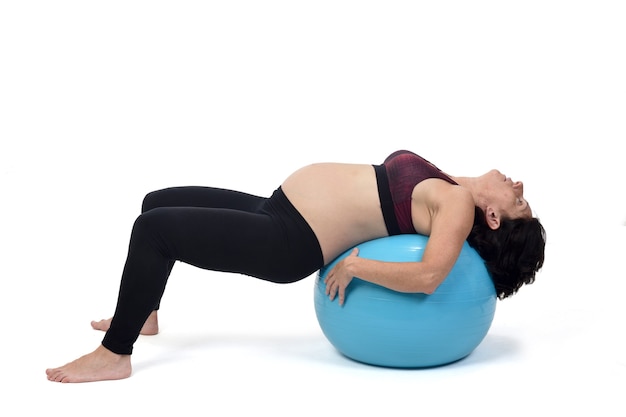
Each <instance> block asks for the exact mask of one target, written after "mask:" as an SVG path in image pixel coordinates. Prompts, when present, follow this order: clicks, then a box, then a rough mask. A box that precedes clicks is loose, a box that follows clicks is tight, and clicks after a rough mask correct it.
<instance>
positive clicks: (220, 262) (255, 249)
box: [140, 207, 281, 278]
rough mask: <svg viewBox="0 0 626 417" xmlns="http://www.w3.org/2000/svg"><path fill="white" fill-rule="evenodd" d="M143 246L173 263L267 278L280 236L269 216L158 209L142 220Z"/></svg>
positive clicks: (190, 209)
mask: <svg viewBox="0 0 626 417" xmlns="http://www.w3.org/2000/svg"><path fill="white" fill-rule="evenodd" d="M140 219H141V220H140V222H141V229H142V230H144V231H145V233H147V235H145V234H144V237H145V238H146V239H145V240H147V241H150V242H152V243H153V244H154V246H155V249H156V252H157V253H160V254H162V255H163V256H164V257H165V258H167V259H168V260H170V261H182V262H185V263H187V264H190V265H194V266H197V267H200V268H204V269H209V270H216V271H227V272H238V273H243V274H247V275H252V276H256V277H264V278H266V277H267V276H268V275H272V274H273V272H272V270H271V269H272V267H273V266H275V262H273V261H272V260H271V259H270V258H271V257H273V256H274V257H275V256H277V255H278V254H277V253H276V252H274V253H273V251H272V247H273V246H274V245H276V241H277V240H280V238H281V236H280V234H281V230H280V228H277V225H276V224H275V222H274V221H272V219H271V218H270V217H269V216H267V215H265V214H258V213H251V212H248V211H243V210H233V209H230V208H228V209H225V208H206V207H157V208H154V209H152V210H149V211H147V212H145V213H143V214H142V215H141V216H140Z"/></svg>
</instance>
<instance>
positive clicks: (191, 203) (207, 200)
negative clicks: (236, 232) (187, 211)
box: [141, 186, 265, 213]
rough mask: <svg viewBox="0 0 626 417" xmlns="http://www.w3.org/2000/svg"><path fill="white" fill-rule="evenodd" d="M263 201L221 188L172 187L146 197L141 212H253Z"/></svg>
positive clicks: (260, 198)
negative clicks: (191, 209)
mask: <svg viewBox="0 0 626 417" xmlns="http://www.w3.org/2000/svg"><path fill="white" fill-rule="evenodd" d="M263 201H265V198H264V197H259V196H256V195H252V194H247V193H243V192H240V191H234V190H227V189H223V188H213V187H195V186H192V187H172V188H165V189H162V190H158V191H153V192H151V193H149V194H148V195H146V197H145V198H144V200H143V205H142V209H141V211H142V213H144V212H146V211H148V210H152V209H154V208H157V207H204V208H228V209H234V210H241V211H248V212H254V211H256V210H257V209H258V207H259V205H260V204H262V203H263Z"/></svg>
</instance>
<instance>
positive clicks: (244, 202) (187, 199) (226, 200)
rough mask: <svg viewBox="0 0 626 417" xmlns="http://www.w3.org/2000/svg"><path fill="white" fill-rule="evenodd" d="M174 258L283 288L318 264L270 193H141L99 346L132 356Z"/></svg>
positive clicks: (296, 221) (285, 204)
mask: <svg viewBox="0 0 626 417" xmlns="http://www.w3.org/2000/svg"><path fill="white" fill-rule="evenodd" d="M175 261H182V262H185V263H188V264H191V265H195V266H197V267H200V268H204V269H210V270H215V271H225V272H236V273H241V274H246V275H250V276H254V277H257V278H261V279H264V280H268V281H272V282H277V283H288V282H294V281H298V280H300V279H303V278H306V277H308V276H309V275H311V274H312V273H314V272H315V271H316V270H318V269H319V268H321V267H322V266H323V263H324V262H323V256H322V251H321V248H320V246H319V243H318V241H317V239H316V237H315V234H314V233H313V231H312V229H311V228H310V227H309V225H308V224H307V223H306V221H305V220H304V218H303V217H302V216H301V215H300V214H299V213H298V211H297V210H296V209H295V208H294V207H293V205H291V203H290V202H289V200H288V199H287V198H286V196H285V195H284V194H283V192H282V190H281V189H280V188H279V189H277V190H276V191H275V192H274V194H273V195H272V197H271V198H264V197H258V196H254V195H250V194H245V193H241V192H237V191H231V190H224V189H217V188H208V187H179V188H168V189H165V190H160V191H155V192H152V193H150V194H148V195H147V196H146V197H145V199H144V202H143V207H142V214H141V215H140V216H139V217H138V218H137V220H136V221H135V224H134V226H133V230H132V234H131V238H130V245H129V250H128V257H127V259H126V264H125V266H124V270H123V273H122V281H121V284H120V291H119V297H118V301H117V307H116V310H115V314H114V316H113V320H112V321H111V327H110V329H109V330H108V331H107V333H106V335H105V336H104V339H103V341H102V344H103V345H104V346H105V347H106V348H107V349H109V350H111V351H113V352H115V353H118V354H131V353H132V350H133V344H134V343H135V341H136V340H137V337H138V336H139V332H140V330H141V327H142V326H143V324H144V322H145V321H146V319H147V318H148V316H149V315H150V313H151V312H152V311H153V310H155V309H158V308H159V303H160V300H161V297H162V295H163V291H164V290H165V285H166V283H167V280H168V277H169V275H170V272H171V270H172V267H173V265H174V262H175Z"/></svg>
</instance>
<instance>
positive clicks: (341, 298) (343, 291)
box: [339, 288, 346, 306]
mask: <svg viewBox="0 0 626 417" xmlns="http://www.w3.org/2000/svg"><path fill="white" fill-rule="evenodd" d="M345 300H346V289H345V288H340V289H339V305H340V306H342V305H343V303H344V301H345Z"/></svg>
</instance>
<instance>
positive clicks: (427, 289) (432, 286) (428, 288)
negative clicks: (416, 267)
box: [420, 274, 446, 295]
mask: <svg viewBox="0 0 626 417" xmlns="http://www.w3.org/2000/svg"><path fill="white" fill-rule="evenodd" d="M445 278H446V275H440V274H433V275H432V276H430V277H429V278H428V279H426V280H424V282H423V288H422V290H421V291H420V292H422V293H424V294H427V295H431V294H433V293H434V292H435V291H437V288H439V286H440V285H441V283H442V282H443V281H444V279H445Z"/></svg>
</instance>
